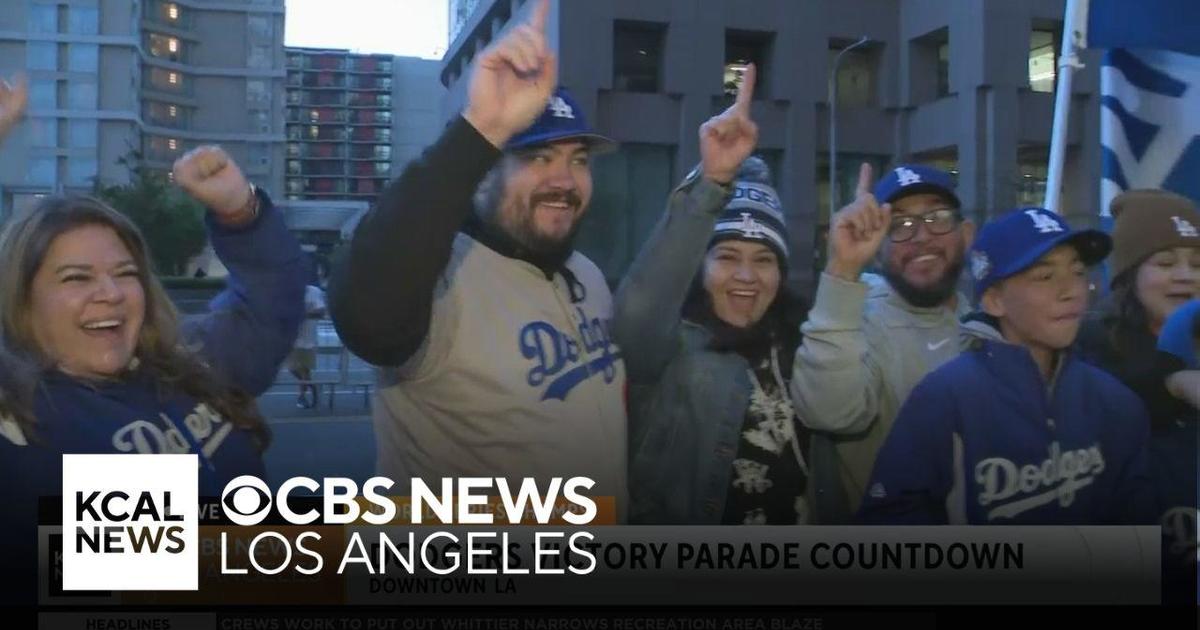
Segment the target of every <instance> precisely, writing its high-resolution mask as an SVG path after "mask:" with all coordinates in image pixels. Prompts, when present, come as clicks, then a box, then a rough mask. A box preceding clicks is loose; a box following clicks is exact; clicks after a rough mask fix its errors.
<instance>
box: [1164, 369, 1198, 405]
mask: <svg viewBox="0 0 1200 630" xmlns="http://www.w3.org/2000/svg"><path fill="white" fill-rule="evenodd" d="M1167 391H1168V392H1170V394H1171V395H1172V396H1174V397H1176V398H1178V399H1180V400H1182V401H1184V402H1186V403H1187V404H1188V405H1189V406H1191V407H1192V408H1193V409H1197V410H1200V370H1182V371H1179V372H1175V373H1173V374H1171V375H1170V376H1168V377H1167Z"/></svg>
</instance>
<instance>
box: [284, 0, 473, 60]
mask: <svg viewBox="0 0 1200 630" xmlns="http://www.w3.org/2000/svg"><path fill="white" fill-rule="evenodd" d="M446 2H447V0H286V3H287V27H286V30H285V32H284V45H286V46H309V47H316V48H348V49H350V50H352V51H354V52H362V53H388V54H392V55H404V56H409V57H424V58H426V59H441V58H442V54H443V53H444V52H445V51H446V36H447V34H448V33H447V30H448V28H449V27H448V25H447V19H448V14H449V9H448V8H447V5H446Z"/></svg>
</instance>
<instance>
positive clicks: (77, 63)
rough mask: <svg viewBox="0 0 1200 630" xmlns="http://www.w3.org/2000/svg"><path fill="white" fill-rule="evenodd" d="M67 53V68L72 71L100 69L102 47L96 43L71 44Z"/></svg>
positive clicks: (94, 71) (96, 70)
mask: <svg viewBox="0 0 1200 630" xmlns="http://www.w3.org/2000/svg"><path fill="white" fill-rule="evenodd" d="M67 55H68V57H67V69H68V70H70V71H72V72H91V73H96V72H98V71H99V70H100V47H99V46H97V45H95V44H71V46H70V48H69V49H68V51H67Z"/></svg>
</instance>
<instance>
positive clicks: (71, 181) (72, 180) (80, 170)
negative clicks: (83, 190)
mask: <svg viewBox="0 0 1200 630" xmlns="http://www.w3.org/2000/svg"><path fill="white" fill-rule="evenodd" d="M97 169H98V165H97V164H96V158H94V157H74V156H72V157H71V158H70V159H68V160H67V184H68V185H72V186H78V185H87V184H91V183H92V179H93V178H95V177H96V171H97Z"/></svg>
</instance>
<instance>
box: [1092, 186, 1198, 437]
mask: <svg viewBox="0 0 1200 630" xmlns="http://www.w3.org/2000/svg"><path fill="white" fill-rule="evenodd" d="M1110 209H1111V211H1112V215H1113V217H1114V225H1113V231H1112V237H1113V252H1112V256H1110V257H1109V261H1110V269H1109V272H1110V276H1109V277H1110V278H1111V281H1110V283H1109V286H1110V288H1111V292H1110V293H1109V295H1108V296H1107V297H1106V298H1105V300H1104V301H1103V302H1102V303H1101V305H1100V309H1099V311H1098V312H1097V313H1096V315H1094V316H1093V317H1090V318H1089V319H1088V321H1086V322H1085V324H1084V327H1083V330H1082V331H1081V332H1080V341H1079V348H1080V352H1081V353H1082V354H1083V355H1084V357H1085V358H1088V359H1090V360H1091V361H1092V362H1093V363H1095V364H1097V365H1099V366H1100V367H1102V368H1104V369H1106V370H1108V371H1109V372H1111V373H1112V374H1113V375H1115V376H1116V377H1117V378H1119V379H1120V380H1121V381H1122V382H1124V383H1125V384H1126V385H1128V386H1129V387H1130V388H1131V389H1133V391H1135V392H1137V393H1138V394H1139V395H1140V396H1141V397H1142V400H1143V401H1144V402H1145V403H1146V406H1147V408H1148V410H1149V411H1150V416H1151V418H1152V419H1161V418H1169V417H1170V416H1171V415H1172V414H1173V413H1174V410H1176V409H1177V404H1176V401H1175V400H1174V399H1173V398H1172V397H1171V396H1170V395H1168V394H1167V393H1166V391H1165V389H1164V388H1163V384H1162V382H1161V380H1160V379H1158V378H1157V377H1156V376H1154V375H1153V374H1154V370H1153V366H1154V363H1155V356H1156V351H1155V343H1156V340H1157V339H1158V333H1159V330H1160V329H1161V328H1162V325H1163V322H1165V321H1166V320H1167V318H1168V317H1170V316H1171V313H1173V312H1174V311H1175V309H1177V308H1179V307H1180V306H1181V305H1183V304H1184V303H1186V302H1187V301H1188V300H1191V299H1194V298H1197V297H1200V210H1197V209H1196V204H1195V203H1193V202H1192V201H1191V200H1190V199H1188V198H1187V197H1184V196H1182V195H1177V194H1175V193H1172V192H1168V191H1165V190H1129V191H1126V192H1123V193H1121V194H1120V195H1117V197H1116V198H1115V199H1113V201H1112V205H1111V206H1110Z"/></svg>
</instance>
